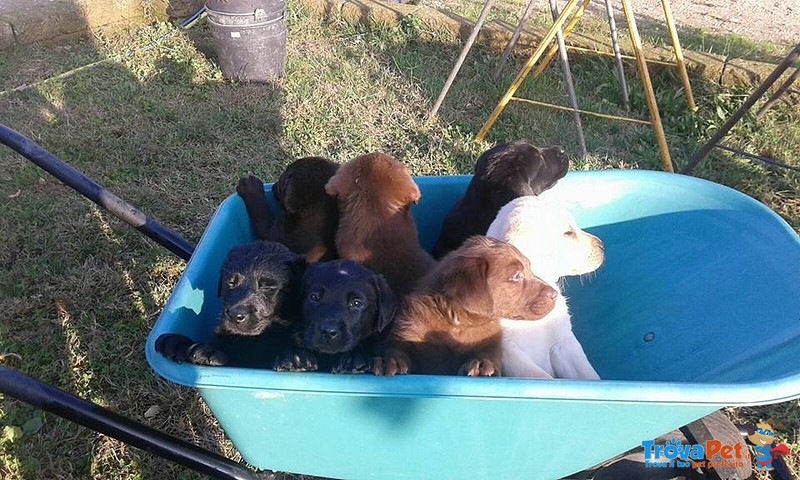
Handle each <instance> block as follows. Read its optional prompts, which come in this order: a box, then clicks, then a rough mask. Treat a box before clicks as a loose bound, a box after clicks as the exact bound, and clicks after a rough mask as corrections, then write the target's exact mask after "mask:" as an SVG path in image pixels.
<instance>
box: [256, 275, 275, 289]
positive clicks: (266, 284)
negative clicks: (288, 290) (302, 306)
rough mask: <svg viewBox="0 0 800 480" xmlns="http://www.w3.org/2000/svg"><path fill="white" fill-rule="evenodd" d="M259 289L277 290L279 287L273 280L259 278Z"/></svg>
mask: <svg viewBox="0 0 800 480" xmlns="http://www.w3.org/2000/svg"><path fill="white" fill-rule="evenodd" d="M258 288H264V289H268V290H275V289H276V288H278V286H277V285H276V284H275V282H273V281H272V279H271V278H266V277H265V278H259V279H258Z"/></svg>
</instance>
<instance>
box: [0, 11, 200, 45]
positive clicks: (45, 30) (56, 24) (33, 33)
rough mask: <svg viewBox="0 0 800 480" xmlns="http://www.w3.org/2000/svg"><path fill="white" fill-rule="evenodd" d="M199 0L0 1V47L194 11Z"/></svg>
mask: <svg viewBox="0 0 800 480" xmlns="http://www.w3.org/2000/svg"><path fill="white" fill-rule="evenodd" d="M202 5H203V0H2V1H0V49H2V48H7V47H9V46H11V45H14V44H16V43H19V44H27V43H32V42H36V41H42V40H51V39H64V38H65V37H70V36H77V35H83V34H86V33H87V32H89V31H90V30H92V29H96V28H101V27H102V28H113V27H118V26H128V25H131V24H137V23H144V22H147V21H153V20H166V19H167V18H184V17H188V16H189V15H191V14H192V13H194V12H195V11H196V10H197V9H198V8H199V7H200V6H202Z"/></svg>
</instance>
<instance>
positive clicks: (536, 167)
mask: <svg viewBox="0 0 800 480" xmlns="http://www.w3.org/2000/svg"><path fill="white" fill-rule="evenodd" d="M568 169H569V159H568V158H567V156H566V154H565V153H564V149H563V148H561V147H559V146H553V147H545V148H538V147H535V146H533V145H531V144H530V143H527V142H522V141H517V142H512V143H504V144H501V145H497V146H495V147H493V148H490V149H489V150H487V151H485V152H483V153H482V154H481V156H480V157H478V160H477V161H476V162H475V175H474V176H473V177H472V180H470V182H469V185H468V186H467V191H466V192H465V193H464V196H463V197H461V198H460V199H459V201H458V202H457V203H456V205H455V206H454V207H453V209H452V210H451V211H450V213H449V214H448V215H447V217H446V218H445V220H444V223H443V224H442V232H441V233H440V234H439V239H438V240H437V241H436V245H435V246H434V247H433V252H432V253H433V256H434V258H437V259H438V258H441V257H443V256H444V255H446V254H447V253H448V252H450V251H452V250H455V249H457V248H458V247H460V246H461V244H463V243H464V241H465V240H466V239H467V238H469V237H471V236H473V235H485V234H486V231H487V230H488V229H489V225H491V224H492V221H494V219H495V217H496V216H497V212H499V211H500V209H501V208H502V207H503V205H505V204H506V203H508V202H510V201H511V200H514V199H515V198H517V197H521V196H524V195H539V194H540V193H542V192H544V191H545V190H547V189H549V188H550V187H552V186H553V185H555V184H556V182H557V181H558V180H560V179H561V178H563V177H564V175H566V174H567V170H568Z"/></svg>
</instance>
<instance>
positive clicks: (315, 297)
mask: <svg viewBox="0 0 800 480" xmlns="http://www.w3.org/2000/svg"><path fill="white" fill-rule="evenodd" d="M308 299H309V300H311V301H312V302H319V294H318V293H315V292H312V293H309V294H308Z"/></svg>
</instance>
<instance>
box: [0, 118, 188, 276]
mask: <svg viewBox="0 0 800 480" xmlns="http://www.w3.org/2000/svg"><path fill="white" fill-rule="evenodd" d="M0 142H2V143H4V144H5V145H7V146H8V147H9V148H11V149H12V150H14V151H16V152H17V153H19V154H20V155H22V156H23V157H25V158H27V159H28V160H30V161H31V162H33V163H35V164H36V165H38V166H39V167H41V168H42V169H43V170H45V171H47V172H48V173H49V174H51V175H53V176H54V177H56V178H57V179H59V180H61V181H62V182H64V184H66V185H67V186H69V187H72V188H73V189H75V190H76V191H77V192H78V193H80V194H81V195H83V196H84V197H86V198H88V199H89V200H91V201H93V202H94V203H96V204H98V205H100V206H101V207H103V208H104V209H106V210H108V211H109V212H111V213H112V214H113V215H114V216H115V217H117V218H119V219H120V220H122V221H124V222H125V223H127V224H128V225H130V226H132V227H133V228H135V229H136V230H139V231H140V232H142V233H143V234H145V235H147V236H148V237H149V238H151V239H152V240H154V241H155V242H156V243H158V244H159V245H161V246H163V247H165V248H166V249H167V250H169V251H170V252H172V253H174V254H175V255H177V256H179V257H181V258H182V259H184V260H189V257H191V256H192V252H193V251H194V245H192V244H191V243H189V242H187V241H186V240H184V239H183V238H181V237H180V236H179V235H178V234H177V233H175V232H173V231H171V230H169V229H168V228H166V227H164V226H163V225H161V224H160V223H158V222H156V221H155V220H153V219H152V218H150V217H148V216H147V215H145V214H144V213H142V212H141V211H139V210H138V209H137V208H136V207H134V206H132V205H130V204H129V203H127V202H125V201H124V200H122V199H121V198H119V197H118V196H116V195H114V194H113V193H111V192H109V191H108V190H106V189H105V188H103V187H101V186H100V185H98V184H97V183H95V182H94V181H92V179H90V178H88V177H87V176H86V175H84V174H82V173H81V172H79V171H78V170H75V169H74V168H72V167H70V166H69V165H67V164H66V163H64V162H62V161H61V160H60V159H59V158H58V157H56V156H55V155H53V154H52V153H50V152H48V151H47V150H45V149H43V148H42V147H40V146H39V145H37V144H36V143H34V142H33V141H32V140H30V139H28V138H27V137H25V136H24V135H22V134H21V133H19V132H17V131H15V130H12V129H10V128H8V127H6V126H5V125H0Z"/></svg>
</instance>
